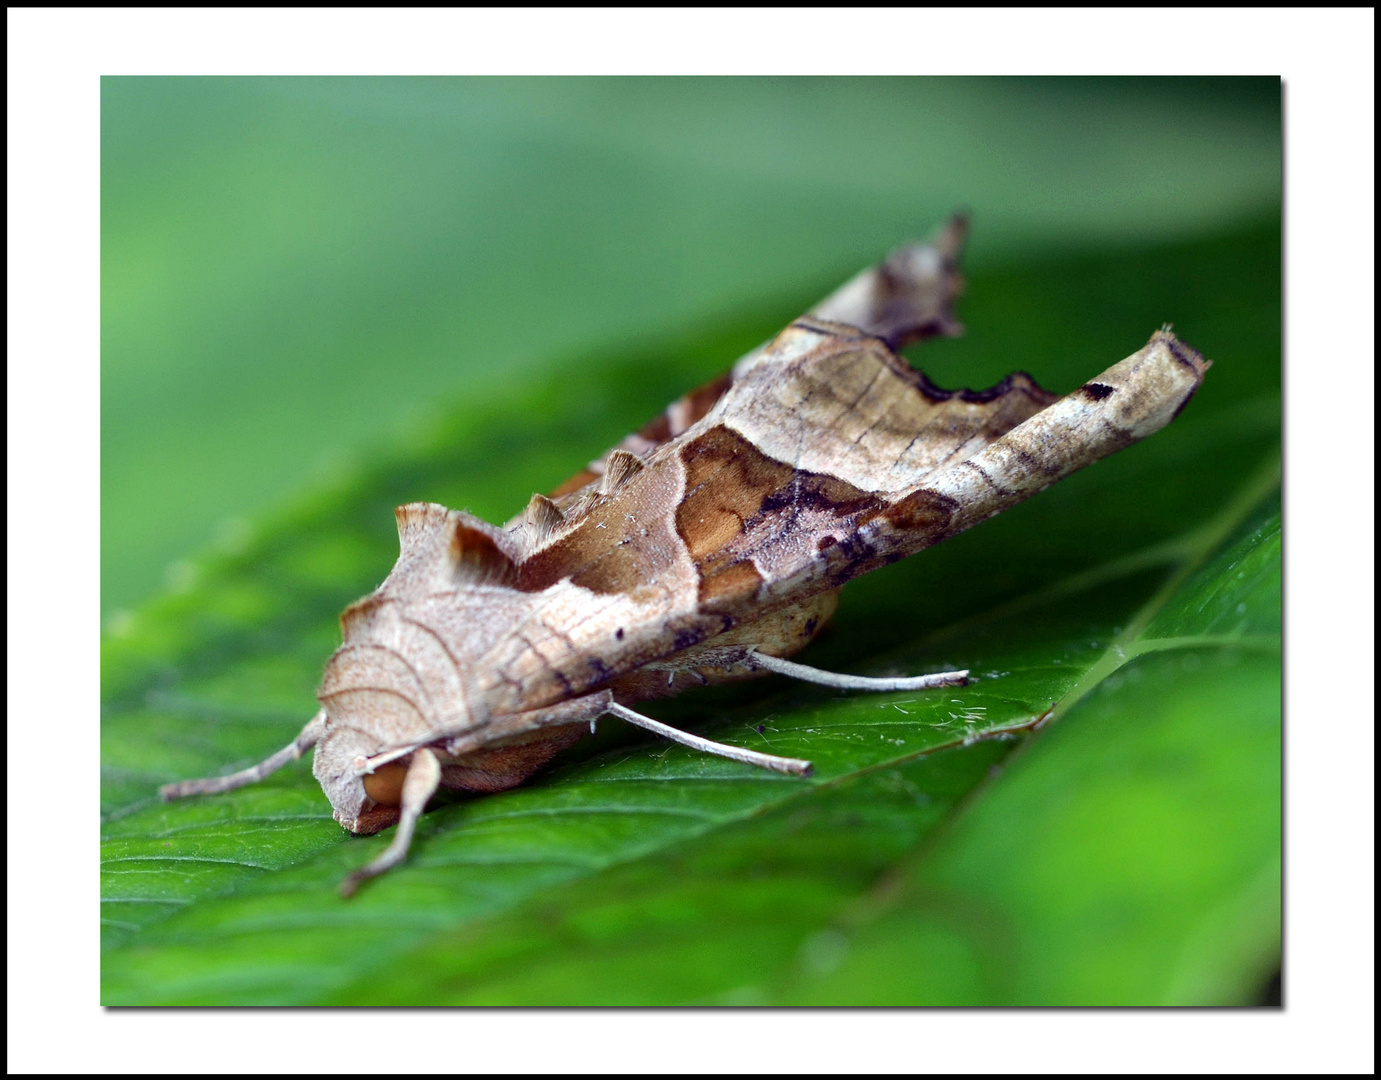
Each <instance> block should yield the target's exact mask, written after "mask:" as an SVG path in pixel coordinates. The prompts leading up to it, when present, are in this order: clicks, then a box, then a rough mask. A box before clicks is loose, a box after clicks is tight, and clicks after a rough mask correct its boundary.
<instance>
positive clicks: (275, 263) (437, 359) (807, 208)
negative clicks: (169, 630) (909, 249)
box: [101, 78, 1281, 618]
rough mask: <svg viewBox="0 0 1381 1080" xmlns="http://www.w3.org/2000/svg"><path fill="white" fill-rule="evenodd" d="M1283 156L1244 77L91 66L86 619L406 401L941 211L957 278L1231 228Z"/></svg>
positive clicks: (770, 299)
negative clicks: (268, 71)
mask: <svg viewBox="0 0 1381 1080" xmlns="http://www.w3.org/2000/svg"><path fill="white" fill-rule="evenodd" d="M1280 153H1281V142H1280V84H1279V81H1278V80H1276V79H1273V78H1263V79H1130V78H1123V79H938V78H937V79H919V78H905V79H896V78H885V79H822V78H807V79H738V78H735V79H699V78H697V79H624V78H606V79H553V78H533V79H492V78H445V79H423V78H402V79H380V78H342V79H336V78H326V79H323V78H267V79H261V78H254V79H219V78H216V79H208V78H197V79H187V78H107V79H104V80H103V81H102V184H101V200H102V202H101V214H102V221H101V228H102V236H101V260H102V313H101V317H102V353H101V373H102V383H101V401H102V406H101V408H102V423H101V469H102V478H101V479H102V503H101V603H102V612H103V616H105V617H107V618H108V617H110V616H111V615H112V614H113V613H117V612H119V611H120V610H121V609H124V608H127V607H129V606H131V605H133V604H135V603H137V602H138V601H140V600H141V599H142V598H144V597H147V596H149V595H150V594H152V593H155V592H157V591H158V590H160V588H161V587H162V586H163V585H165V584H174V585H176V584H177V583H178V580H179V567H180V565H181V564H180V563H179V561H178V560H179V559H180V558H181V557H183V556H184V555H186V554H187V553H189V552H192V551H194V550H196V549H199V548H201V547H203V546H205V545H207V544H208V543H211V542H213V541H214V540H217V539H221V540H226V539H229V540H233V539H234V538H235V536H236V535H237V534H238V533H240V532H242V531H243V530H244V528H245V524H244V523H245V521H246V520H247V519H251V518H253V517H254V515H256V514H258V513H260V512H262V511H263V510H264V509H265V508H266V507H268V506H270V505H273V504H275V503H278V502H280V501H281V500H282V499H283V498H284V497H285V496H288V495H290V494H291V493H293V492H298V491H302V490H305V489H309V488H311V487H313V486H314V485H317V484H319V483H321V482H323V481H327V480H330V479H331V478H333V477H337V476H338V475H339V474H341V473H342V472H343V471H347V470H348V469H349V467H350V464H351V462H353V461H354V460H356V459H357V458H358V457H361V456H363V457H364V458H365V459H367V458H368V457H369V455H370V453H371V449H372V448H378V447H381V446H390V445H396V444H398V443H400V442H406V441H407V439H408V438H409V437H410V436H411V435H412V434H414V433H415V432H416V431H418V430H421V429H423V428H425V427H426V426H427V425H428V423H429V422H430V421H431V419H432V418H433V416H434V411H433V410H434V407H436V406H444V405H446V404H448V403H451V402H454V401H455V400H456V399H457V398H459V397H473V398H476V399H484V398H486V397H489V396H494V395H499V394H501V393H502V392H504V391H505V389H507V388H511V387H515V386H519V385H521V384H523V383H525V382H528V381H530V380H555V379H558V378H565V379H567V380H569V381H570V384H571V386H572V393H578V390H577V389H576V386H577V385H578V372H577V371H576V365H578V364H579V362H580V359H581V358H582V357H589V356H591V355H595V354H598V353H600V352H601V351H626V350H628V349H630V348H650V349H655V346H656V343H657V341H658V340H659V339H660V338H662V337H663V336H665V335H668V334H681V333H686V332H695V331H697V330H698V329H700V328H706V329H708V328H711V327H712V326H713V325H714V324H715V322H716V321H717V320H726V319H727V320H732V319H733V318H734V317H736V316H737V315H738V314H739V313H742V312H758V311H762V310H764V309H766V308H769V307H770V306H771V305H774V304H780V307H781V314H782V319H781V321H783V322H784V321H785V320H786V319H788V318H790V317H792V316H793V315H794V314H796V313H797V311H798V308H799V306H800V304H801V302H802V298H814V297H816V296H817V295H819V294H821V293H823V292H824V291H825V290H827V289H829V288H831V287H832V286H833V285H835V284H837V283H838V282H839V281H841V280H843V278H844V277H845V276H847V275H848V274H851V273H853V272H854V271H855V270H857V269H858V268H860V267H862V266H864V265H865V264H867V263H870V262H872V261H874V260H875V259H876V258H877V257H878V256H879V255H880V254H882V253H883V252H885V251H886V250H888V249H889V248H891V247H892V246H894V245H895V244H896V243H898V242H899V241H901V240H903V239H906V238H909V237H913V236H916V235H920V234H924V233H926V232H928V231H929V230H930V228H931V227H932V226H933V225H934V224H935V223H936V222H937V221H938V220H940V219H941V218H942V217H943V216H944V215H945V214H947V213H948V212H950V211H951V210H953V209H954V208H956V207H961V206H962V207H967V208H968V209H970V210H971V211H972V212H973V214H974V223H975V228H974V233H973V238H972V241H971V244H970V249H969V252H968V255H967V259H966V264H967V266H968V268H969V270H970V271H971V272H974V273H981V272H985V271H992V270H994V269H997V268H1000V267H1002V266H1006V265H1010V264H1015V263H1020V262H1022V261H1023V260H1029V259H1031V258H1033V257H1042V258H1043V257H1047V256H1063V255H1069V254H1078V253H1080V252H1088V251H1097V250H1104V249H1109V250H1110V249H1120V250H1125V249H1128V248H1135V247H1138V246H1146V247H1147V248H1148V250H1151V249H1154V248H1155V247H1156V245H1162V244H1165V243H1169V242H1175V241H1182V240H1188V239H1194V238H1203V237H1211V236H1214V235H1217V234H1222V233H1225V232H1229V231H1231V230H1233V229H1235V228H1238V227H1239V226H1241V225H1243V224H1244V223H1253V222H1259V221H1261V220H1263V219H1267V220H1268V219H1269V218H1270V216H1271V215H1274V214H1277V213H1278V212H1279V206H1280V194H1281V192H1280ZM1164 272H1165V268H1161V273H1164ZM1149 329H1150V327H1142V326H1140V325H1139V324H1138V326H1137V333H1138V334H1140V333H1144V332H1145V331H1147V330H1149ZM725 359H726V361H727V360H728V359H729V358H728V357H726V358H725ZM1010 366H1013V367H1015V366H1020V358H1017V359H1016V360H1014V361H1013V363H1012V364H1011V365H1010ZM1001 373H1002V372H1001V371H996V372H994V373H993V374H994V376H996V375H1000V374H1001ZM951 381H959V382H963V381H970V382H977V381H979V380H976V379H965V377H964V373H963V372H962V371H960V372H958V374H957V378H955V379H953V380H951ZM659 407H660V402H655V401H654V402H649V405H648V412H649V414H651V412H653V411H655V409H656V408H659ZM575 464H578V463H574V462H573V463H571V465H572V466H573V465H575ZM553 479H555V477H554V478H553ZM526 494H527V493H526V492H516V493H514V496H513V499H514V501H513V505H512V507H506V508H503V512H511V511H513V510H516V509H517V508H518V506H519V504H520V503H521V502H522V501H523V499H524V498H525V497H526Z"/></svg>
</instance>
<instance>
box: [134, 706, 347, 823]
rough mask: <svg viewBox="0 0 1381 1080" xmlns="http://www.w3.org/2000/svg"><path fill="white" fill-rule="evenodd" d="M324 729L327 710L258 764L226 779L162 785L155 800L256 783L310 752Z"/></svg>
mask: <svg viewBox="0 0 1381 1080" xmlns="http://www.w3.org/2000/svg"><path fill="white" fill-rule="evenodd" d="M325 730H326V710H325V709H322V710H320V711H319V712H318V713H317V714H316V715H315V716H314V717H312V718H311V719H310V720H308V721H307V726H306V727H304V728H303V729H302V730H301V731H299V732H298V733H297V738H295V739H294V740H293V741H292V742H290V743H288V745H287V746H285V747H283V749H282V750H279V751H278V753H276V754H272V755H270V756H269V757H266V758H265V759H264V760H263V761H261V762H259V764H258V765H251V766H250V767H249V768H248V769H241V770H240V771H239V772H237V773H231V774H230V775H229V776H208V777H204V778H202V779H200V780H181V781H179V782H178V783H176V784H164V785H163V786H162V787H161V788H159V789H158V797H159V798H160V799H162V800H163V801H164V802H171V801H172V800H173V799H181V798H184V797H186V796H188V795H216V794H219V793H220V792H222V791H234V790H235V789H236V788H239V787H244V786H245V785H246V784H256V783H258V782H259V781H260V780H262V779H263V778H264V777H266V776H268V775H270V774H271V773H276V772H277V771H278V770H279V769H281V768H282V767H283V766H284V765H286V764H288V763H289V762H290V761H296V760H297V759H298V758H300V757H301V756H302V755H303V753H304V752H306V751H307V750H310V749H311V748H312V747H313V746H315V745H316V744H317V743H318V742H319V741H320V740H321V736H322V734H323V733H324V732H325Z"/></svg>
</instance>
